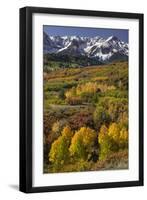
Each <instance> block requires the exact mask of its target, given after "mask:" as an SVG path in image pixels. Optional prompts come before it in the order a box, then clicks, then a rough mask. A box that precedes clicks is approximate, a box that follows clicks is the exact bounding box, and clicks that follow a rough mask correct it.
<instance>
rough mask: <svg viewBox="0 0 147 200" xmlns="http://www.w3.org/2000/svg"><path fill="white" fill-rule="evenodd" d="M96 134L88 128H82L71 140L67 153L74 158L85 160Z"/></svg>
mask: <svg viewBox="0 0 147 200" xmlns="http://www.w3.org/2000/svg"><path fill="white" fill-rule="evenodd" d="M96 137H97V136H96V132H95V131H94V130H92V129H90V128H88V127H82V128H80V130H79V131H77V132H76V133H75V134H74V136H73V138H72V140H71V145H70V148H69V151H70V153H71V155H74V156H75V157H76V158H80V159H85V160H86V159H87V156H88V154H90V151H91V150H92V147H93V145H94V144H95V140H96Z"/></svg>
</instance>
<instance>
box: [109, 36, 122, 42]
mask: <svg viewBox="0 0 147 200" xmlns="http://www.w3.org/2000/svg"><path fill="white" fill-rule="evenodd" d="M112 40H113V41H119V39H118V38H117V37H116V36H114V35H111V36H110V37H108V38H107V41H112Z"/></svg>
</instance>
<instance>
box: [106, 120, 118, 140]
mask: <svg viewBox="0 0 147 200" xmlns="http://www.w3.org/2000/svg"><path fill="white" fill-rule="evenodd" d="M108 135H109V136H110V137H111V138H112V139H113V140H114V141H115V142H119V137H120V127H119V125H118V124H117V123H112V124H111V125H110V126H109V130H108Z"/></svg>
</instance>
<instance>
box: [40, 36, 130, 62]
mask: <svg viewBox="0 0 147 200" xmlns="http://www.w3.org/2000/svg"><path fill="white" fill-rule="evenodd" d="M43 51H44V53H45V54H46V53H50V54H51V53H55V54H67V55H72V56H80V55H84V56H87V57H90V58H92V57H94V58H97V59H98V60H99V61H102V62H109V60H111V58H117V57H118V58H119V59H121V58H127V57H128V54H129V46H128V43H126V42H124V41H122V40H120V39H118V38H117V37H116V36H110V37H108V38H106V39H104V38H102V37H100V36H95V37H80V36H49V35H48V34H46V33H45V32H44V33H43Z"/></svg>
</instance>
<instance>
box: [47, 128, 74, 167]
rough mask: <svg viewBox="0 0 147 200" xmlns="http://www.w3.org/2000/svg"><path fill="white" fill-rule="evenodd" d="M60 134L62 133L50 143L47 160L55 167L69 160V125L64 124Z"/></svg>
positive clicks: (70, 134) (70, 132)
mask: <svg viewBox="0 0 147 200" xmlns="http://www.w3.org/2000/svg"><path fill="white" fill-rule="evenodd" d="M61 134H62V135H61V136H59V137H58V139H57V140H55V141H54V142H53V143H52V146H51V150H50V152H49V161H50V162H52V163H53V165H54V168H55V169H57V168H59V167H60V166H61V165H62V164H64V163H65V162H66V161H68V160H69V146H70V142H71V137H72V135H73V132H72V131H71V129H70V127H68V126H66V127H65V128H64V129H63V131H62V133H61Z"/></svg>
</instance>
